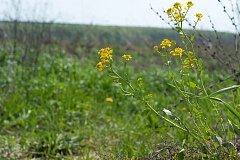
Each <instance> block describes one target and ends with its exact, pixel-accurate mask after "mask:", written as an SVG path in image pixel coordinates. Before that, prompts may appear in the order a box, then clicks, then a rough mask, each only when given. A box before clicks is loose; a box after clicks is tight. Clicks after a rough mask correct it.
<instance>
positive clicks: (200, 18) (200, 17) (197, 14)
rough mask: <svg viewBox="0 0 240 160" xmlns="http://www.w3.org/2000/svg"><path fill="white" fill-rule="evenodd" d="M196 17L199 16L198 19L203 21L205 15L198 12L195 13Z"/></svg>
mask: <svg viewBox="0 0 240 160" xmlns="http://www.w3.org/2000/svg"><path fill="white" fill-rule="evenodd" d="M195 17H197V19H198V21H201V20H202V17H203V15H202V13H196V14H195Z"/></svg>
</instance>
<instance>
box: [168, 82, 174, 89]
mask: <svg viewBox="0 0 240 160" xmlns="http://www.w3.org/2000/svg"><path fill="white" fill-rule="evenodd" d="M168 85H169V86H171V87H173V88H176V86H175V85H174V84H171V83H168Z"/></svg>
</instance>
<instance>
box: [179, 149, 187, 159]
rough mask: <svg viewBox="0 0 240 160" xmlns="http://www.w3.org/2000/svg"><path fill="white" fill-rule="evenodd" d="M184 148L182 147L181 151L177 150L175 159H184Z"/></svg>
mask: <svg viewBox="0 0 240 160" xmlns="http://www.w3.org/2000/svg"><path fill="white" fill-rule="evenodd" d="M184 151H185V150H184V149H182V150H181V151H179V152H178V153H177V159H178V160H184Z"/></svg>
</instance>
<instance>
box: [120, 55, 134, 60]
mask: <svg viewBox="0 0 240 160" xmlns="http://www.w3.org/2000/svg"><path fill="white" fill-rule="evenodd" d="M122 57H123V58H124V59H126V60H127V61H129V60H130V59H131V58H132V56H131V55H129V54H124V55H123V56H122Z"/></svg>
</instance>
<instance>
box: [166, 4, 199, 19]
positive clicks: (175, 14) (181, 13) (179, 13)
mask: <svg viewBox="0 0 240 160" xmlns="http://www.w3.org/2000/svg"><path fill="white" fill-rule="evenodd" d="M193 5H194V4H193V2H192V1H187V2H186V5H183V4H181V3H179V2H176V3H174V5H173V7H172V8H169V9H168V10H167V15H168V18H172V19H173V20H174V21H175V22H183V21H184V20H185V17H186V15H187V12H188V10H189V8H191V7H192V6H193ZM195 16H196V17H197V19H198V21H201V20H202V17H203V15H202V14H201V13H197V14H195Z"/></svg>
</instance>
